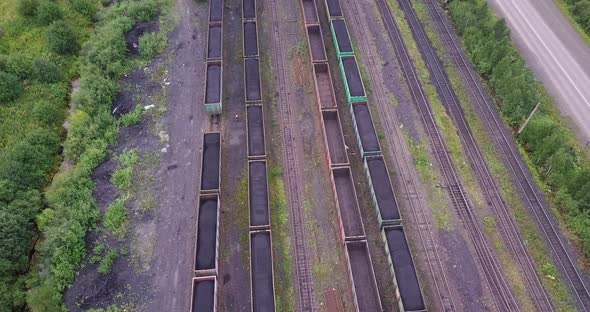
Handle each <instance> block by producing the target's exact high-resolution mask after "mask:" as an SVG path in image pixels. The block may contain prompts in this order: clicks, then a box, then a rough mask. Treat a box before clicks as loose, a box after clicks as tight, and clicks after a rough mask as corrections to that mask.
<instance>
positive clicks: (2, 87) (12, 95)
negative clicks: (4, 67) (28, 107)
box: [0, 71, 23, 103]
mask: <svg viewBox="0 0 590 312" xmlns="http://www.w3.org/2000/svg"><path fill="white" fill-rule="evenodd" d="M22 92H23V87H22V85H21V83H20V82H19V81H18V78H17V77H16V76H15V75H12V74H9V73H6V72H2V71H0V103H2V102H10V101H12V100H14V99H16V98H17V97H18V96H19V95H20V94H21V93H22Z"/></svg>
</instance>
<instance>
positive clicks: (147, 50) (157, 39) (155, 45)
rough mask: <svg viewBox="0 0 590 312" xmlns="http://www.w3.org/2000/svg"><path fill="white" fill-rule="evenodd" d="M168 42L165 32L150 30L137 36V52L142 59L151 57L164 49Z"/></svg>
mask: <svg viewBox="0 0 590 312" xmlns="http://www.w3.org/2000/svg"><path fill="white" fill-rule="evenodd" d="M167 44H168V39H167V38H166V34H165V33H161V32H150V33H146V34H143V35H142V36H141V37H140V38H139V54H140V55H141V56H142V57H143V58H144V59H148V60H149V59H151V58H153V57H154V56H155V55H156V54H158V53H160V52H162V51H164V48H166V45H167Z"/></svg>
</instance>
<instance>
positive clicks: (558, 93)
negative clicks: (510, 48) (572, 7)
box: [489, 0, 590, 143]
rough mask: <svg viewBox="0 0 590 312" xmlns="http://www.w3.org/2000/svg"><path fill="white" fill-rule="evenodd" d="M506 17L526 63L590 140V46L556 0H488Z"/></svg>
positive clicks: (584, 139)
mask: <svg viewBox="0 0 590 312" xmlns="http://www.w3.org/2000/svg"><path fill="white" fill-rule="evenodd" d="M489 3H490V4H491V6H492V8H493V9H494V10H495V11H496V13H497V14H498V15H500V16H502V17H504V18H505V19H506V21H507V22H508V26H509V27H510V30H511V32H512V36H513V38H514V39H515V42H516V45H517V47H518V48H519V49H520V51H521V52H522V54H523V56H524V58H525V60H526V62H527V64H529V66H530V67H531V68H532V69H533V71H534V72H535V74H536V76H537V78H538V79H540V80H541V81H542V82H543V84H544V85H545V87H546V88H547V90H548V91H549V93H550V94H551V95H553V96H554V97H555V98H556V99H557V102H558V104H559V108H560V110H561V112H562V114H563V115H564V116H567V117H569V118H570V119H571V120H572V121H573V122H574V126H575V127H576V128H577V129H578V136H579V137H580V139H581V141H582V142H583V143H585V142H587V141H588V140H590V62H589V60H590V47H589V46H588V45H587V44H586V42H585V41H584V40H583V39H582V38H581V37H580V35H579V34H578V33H577V32H576V31H575V29H574V28H573V27H572V26H571V24H570V23H569V21H568V20H567V19H566V18H565V16H563V15H562V13H561V11H560V10H559V8H558V7H557V6H556V5H555V3H554V2H553V0H489Z"/></svg>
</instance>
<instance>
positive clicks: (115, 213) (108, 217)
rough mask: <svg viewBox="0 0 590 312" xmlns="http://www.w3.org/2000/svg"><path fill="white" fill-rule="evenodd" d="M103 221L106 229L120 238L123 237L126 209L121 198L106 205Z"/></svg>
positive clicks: (125, 225) (125, 232)
mask: <svg viewBox="0 0 590 312" xmlns="http://www.w3.org/2000/svg"><path fill="white" fill-rule="evenodd" d="M103 223H104V225H105V226H106V228H107V229H109V230H110V231H111V232H112V233H113V234H115V235H116V236H118V237H119V238H120V239H123V238H125V234H127V209H126V208H125V202H124V201H123V200H121V199H117V200H116V201H115V202H114V203H112V204H110V205H109V206H108V207H107V211H106V213H105V214H104V219H103Z"/></svg>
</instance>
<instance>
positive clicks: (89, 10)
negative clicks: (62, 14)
mask: <svg viewBox="0 0 590 312" xmlns="http://www.w3.org/2000/svg"><path fill="white" fill-rule="evenodd" d="M70 3H71V4H72V7H73V8H74V10H76V12H78V13H80V14H81V15H82V16H84V17H86V18H87V19H88V20H93V19H94V16H95V15H96V12H97V11H98V7H97V5H96V1H95V0H70Z"/></svg>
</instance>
